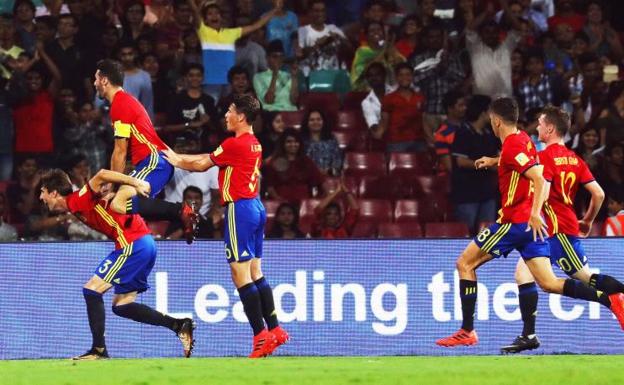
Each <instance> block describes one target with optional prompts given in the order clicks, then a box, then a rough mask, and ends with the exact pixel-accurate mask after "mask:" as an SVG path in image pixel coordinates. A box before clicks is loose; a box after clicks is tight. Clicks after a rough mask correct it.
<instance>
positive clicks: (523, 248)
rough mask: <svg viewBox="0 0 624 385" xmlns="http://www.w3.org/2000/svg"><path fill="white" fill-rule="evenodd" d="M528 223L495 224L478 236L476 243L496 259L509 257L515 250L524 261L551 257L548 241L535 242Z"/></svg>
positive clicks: (475, 239)
mask: <svg viewBox="0 0 624 385" xmlns="http://www.w3.org/2000/svg"><path fill="white" fill-rule="evenodd" d="M526 229H527V224H526V223H494V224H493V225H491V226H490V227H488V228H485V229H483V230H481V231H480V232H479V234H477V236H476V237H475V238H474V242H475V243H476V244H477V246H479V248H480V249H481V250H482V251H484V252H486V253H487V254H490V255H492V256H493V257H494V258H499V257H501V256H502V257H507V255H509V253H511V252H512V251H513V250H514V249H516V250H518V252H520V255H521V256H522V258H523V259H531V258H535V257H549V256H550V247H549V245H548V242H547V241H540V240H539V238H538V240H537V241H534V240H533V231H526Z"/></svg>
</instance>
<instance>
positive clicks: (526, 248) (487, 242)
mask: <svg viewBox="0 0 624 385" xmlns="http://www.w3.org/2000/svg"><path fill="white" fill-rule="evenodd" d="M517 121H518V105H517V103H516V102H515V100H513V99H511V98H500V99H497V100H495V101H494V102H492V104H491V106H490V122H491V125H492V129H493V131H494V134H495V135H496V136H497V137H498V138H500V140H501V142H502V149H501V154H500V158H498V159H496V158H481V159H478V160H477V161H476V162H475V165H476V167H477V168H483V167H495V166H496V165H497V163H498V178H499V189H500V193H501V198H502V202H501V206H502V209H501V211H500V217H499V219H498V221H497V223H495V224H493V225H491V226H490V227H488V228H485V229H483V230H482V231H481V232H480V233H479V234H478V235H477V236H476V237H475V239H473V240H472V241H471V242H470V243H469V244H468V246H467V247H466V249H465V250H464V251H463V253H462V254H461V255H460V257H459V258H458V259H457V270H458V271H459V279H460V281H459V290H460V292H459V296H460V299H461V305H462V316H463V321H462V326H461V329H459V330H458V331H457V332H456V333H454V334H453V335H451V336H449V337H446V338H442V339H439V340H437V341H436V343H437V344H438V345H440V346H445V347H452V346H460V345H474V344H476V343H477V342H478V341H479V340H478V337H477V333H476V332H475V330H474V310H475V305H476V301H477V275H476V269H477V268H478V267H479V266H481V265H483V264H484V263H486V262H488V261H490V260H491V259H493V258H498V257H501V256H504V257H506V256H507V255H508V254H509V253H510V252H511V251H513V250H514V249H516V250H518V251H519V252H520V255H521V257H522V259H523V260H524V262H525V263H526V265H527V267H528V269H529V270H530V271H531V274H532V275H533V277H535V281H536V282H537V284H538V285H539V286H540V287H541V288H542V290H544V291H546V292H549V293H556V294H562V295H564V296H566V297H571V298H579V299H584V300H587V301H595V302H600V303H602V304H604V305H605V306H611V301H610V300H609V297H608V296H607V295H606V294H604V293H602V292H598V291H596V289H594V288H592V287H590V286H588V285H586V284H584V283H583V282H580V281H578V280H574V279H562V278H557V277H556V276H555V274H554V273H553V270H552V266H551V265H550V258H549V257H550V247H549V244H548V242H546V241H544V236H545V235H547V233H546V228H545V227H546V224H545V223H544V221H543V219H542V216H541V211H542V205H543V203H544V201H545V199H546V193H547V190H546V189H545V184H546V182H545V180H544V177H543V176H542V168H543V167H542V166H541V165H539V164H538V162H537V151H536V150H535V146H534V145H533V143H532V142H531V139H530V138H529V136H528V135H527V134H526V133H525V132H523V131H520V130H518V128H517V126H516V124H517ZM612 310H613V312H614V313H615V315H616V316H617V317H618V319H619V320H622V319H624V308H622V307H621V306H614V307H612Z"/></svg>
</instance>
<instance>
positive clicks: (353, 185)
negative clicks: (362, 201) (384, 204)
mask: <svg viewBox="0 0 624 385" xmlns="http://www.w3.org/2000/svg"><path fill="white" fill-rule="evenodd" d="M341 179H343V180H344V184H345V186H346V187H347V188H348V189H349V191H351V192H353V193H354V194H356V195H357V192H358V188H359V186H358V180H357V179H356V178H353V177H343V178H340V177H335V176H334V177H332V176H330V177H325V180H324V181H323V186H322V187H323V191H322V193H323V196H327V194H330V193H332V192H334V191H336V189H337V188H338V186H339V185H340V181H341Z"/></svg>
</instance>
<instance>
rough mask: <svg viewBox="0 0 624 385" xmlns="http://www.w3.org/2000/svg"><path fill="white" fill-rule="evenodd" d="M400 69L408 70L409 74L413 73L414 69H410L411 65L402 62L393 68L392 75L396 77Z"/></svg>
mask: <svg viewBox="0 0 624 385" xmlns="http://www.w3.org/2000/svg"><path fill="white" fill-rule="evenodd" d="M402 69H408V70H409V71H410V72H412V73H413V72H414V69H413V68H412V66H411V65H409V64H407V63H406V62H403V63H399V64H397V65H396V66H394V73H395V74H397V75H398V74H399V72H400V71H401V70H402Z"/></svg>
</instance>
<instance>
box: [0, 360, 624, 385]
mask: <svg viewBox="0 0 624 385" xmlns="http://www.w3.org/2000/svg"><path fill="white" fill-rule="evenodd" d="M623 375H624V356H506V357H504V356H498V357H496V356H464V357H271V358H268V359H261V360H249V359H244V358H191V359H178V358H175V359H173V358H171V359H128V360H124V359H116V360H107V361H92V362H72V361H69V360H36V361H0V384H2V385H5V384H6V385H9V384H10V385H26V384H28V385H33V384H45V385H56V384H58V385H73V384H81V385H82V384H88V385H97V384H106V385H111V384H123V385H161V384H176V385H186V384H198V385H199V384H201V385H205V384H219V385H238V384H241V385H242V384H244V385H272V384H275V385H282V384H296V385H306V384H315V385H316V384H319V385H330V384H349V385H364V384H383V385H386V384H387V385H392V384H405V385H408V384H409V385H414V384H436V385H446V384H449V385H451V384H452V385H464V384H466V385H468V384H475V385H488V384H506V385H513V384H518V385H534V384H548V385H559V384H563V385H592V384H596V385H605V384H618V385H619V384H622V383H624V379H623Z"/></svg>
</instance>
